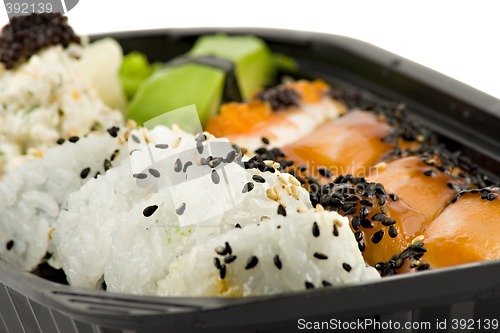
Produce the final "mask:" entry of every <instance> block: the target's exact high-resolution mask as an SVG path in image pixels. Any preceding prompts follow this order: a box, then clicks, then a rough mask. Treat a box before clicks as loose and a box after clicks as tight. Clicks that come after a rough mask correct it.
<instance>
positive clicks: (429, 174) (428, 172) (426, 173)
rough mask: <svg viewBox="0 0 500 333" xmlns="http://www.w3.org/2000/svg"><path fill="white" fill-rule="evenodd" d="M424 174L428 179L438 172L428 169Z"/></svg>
mask: <svg viewBox="0 0 500 333" xmlns="http://www.w3.org/2000/svg"><path fill="white" fill-rule="evenodd" d="M423 173H424V175H425V176H427V177H432V176H434V175H435V174H436V170H432V169H428V170H425V171H424V172H423Z"/></svg>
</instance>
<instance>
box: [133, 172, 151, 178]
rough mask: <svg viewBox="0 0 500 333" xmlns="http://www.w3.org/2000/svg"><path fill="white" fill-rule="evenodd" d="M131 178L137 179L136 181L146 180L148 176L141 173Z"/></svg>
mask: <svg viewBox="0 0 500 333" xmlns="http://www.w3.org/2000/svg"><path fill="white" fill-rule="evenodd" d="M132 177H134V178H137V179H146V178H148V175H146V174H145V173H142V172H141V173H134V174H133V175H132Z"/></svg>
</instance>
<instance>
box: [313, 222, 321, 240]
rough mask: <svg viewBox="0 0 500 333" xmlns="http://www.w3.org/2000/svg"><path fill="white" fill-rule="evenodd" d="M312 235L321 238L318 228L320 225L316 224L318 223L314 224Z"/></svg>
mask: <svg viewBox="0 0 500 333" xmlns="http://www.w3.org/2000/svg"><path fill="white" fill-rule="evenodd" d="M312 234H313V236H314V237H319V235H320V232H319V226H318V223H316V222H314V223H313V226H312Z"/></svg>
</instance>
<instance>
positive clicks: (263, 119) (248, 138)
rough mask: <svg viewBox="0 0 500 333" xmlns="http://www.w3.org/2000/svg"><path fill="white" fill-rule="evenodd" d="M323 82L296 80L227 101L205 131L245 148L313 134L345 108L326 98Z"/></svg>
mask: <svg viewBox="0 0 500 333" xmlns="http://www.w3.org/2000/svg"><path fill="white" fill-rule="evenodd" d="M329 89H330V88H329V86H328V85H327V84H326V83H324V82H323V81H313V82H309V81H305V80H301V81H296V82H291V83H285V84H282V85H279V86H277V87H274V88H271V89H268V90H265V91H262V92H261V93H259V94H257V95H256V96H255V97H254V98H252V99H250V101H248V102H246V103H228V104H225V105H223V106H222V107H221V110H220V113H219V115H217V116H215V117H213V118H211V119H210V120H209V122H208V124H207V126H206V129H207V131H209V132H210V133H212V134H213V135H215V136H218V137H225V138H228V139H229V140H230V141H232V142H234V143H236V144H238V145H240V146H241V147H243V148H246V149H247V150H249V151H250V152H253V151H255V150H256V149H257V148H259V147H261V146H262V139H263V138H264V141H266V142H269V144H270V147H281V146H283V145H286V144H288V143H291V142H294V141H296V140H298V139H301V138H303V137H305V136H307V135H309V134H310V133H312V132H313V131H314V130H315V129H316V128H317V127H318V126H319V125H321V124H322V123H324V122H325V121H327V120H330V119H335V118H337V117H338V116H339V115H341V114H343V113H344V112H345V111H346V108H345V106H344V105H343V104H342V103H340V102H337V101H336V100H333V99H331V98H330V97H328V91H329Z"/></svg>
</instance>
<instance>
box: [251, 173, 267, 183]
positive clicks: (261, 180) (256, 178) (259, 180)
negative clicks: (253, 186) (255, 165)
mask: <svg viewBox="0 0 500 333" xmlns="http://www.w3.org/2000/svg"><path fill="white" fill-rule="evenodd" d="M252 179H253V180H254V181H255V182H257V183H265V182H266V180H265V179H264V178H263V177H261V176H259V175H253V176H252Z"/></svg>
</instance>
